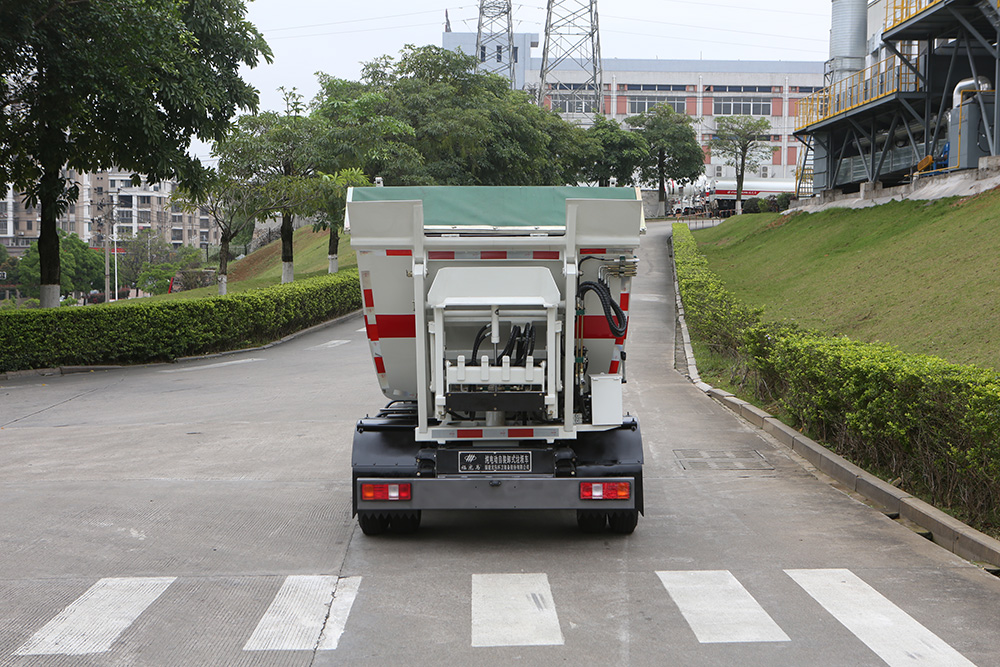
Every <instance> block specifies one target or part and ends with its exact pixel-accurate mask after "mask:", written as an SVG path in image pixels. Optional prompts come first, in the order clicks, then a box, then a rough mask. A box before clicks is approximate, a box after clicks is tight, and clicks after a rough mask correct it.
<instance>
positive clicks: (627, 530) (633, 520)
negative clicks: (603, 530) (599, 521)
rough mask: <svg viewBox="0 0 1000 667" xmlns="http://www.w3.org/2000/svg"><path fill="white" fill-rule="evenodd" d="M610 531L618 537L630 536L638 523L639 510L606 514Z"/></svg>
mask: <svg viewBox="0 0 1000 667" xmlns="http://www.w3.org/2000/svg"><path fill="white" fill-rule="evenodd" d="M608 523H609V524H610V525H611V531H612V532H614V533H618V534H619V535H631V534H632V532H633V531H634V530H635V527H636V525H637V524H638V523H639V510H620V511H617V512H610V513H609V514H608Z"/></svg>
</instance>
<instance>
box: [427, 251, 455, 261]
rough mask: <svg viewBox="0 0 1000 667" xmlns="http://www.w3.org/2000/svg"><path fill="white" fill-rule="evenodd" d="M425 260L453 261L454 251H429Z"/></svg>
mask: <svg viewBox="0 0 1000 667" xmlns="http://www.w3.org/2000/svg"><path fill="white" fill-rule="evenodd" d="M427 259H455V251H454V250H431V251H430V252H428V253H427Z"/></svg>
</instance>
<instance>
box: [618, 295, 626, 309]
mask: <svg viewBox="0 0 1000 667" xmlns="http://www.w3.org/2000/svg"><path fill="white" fill-rule="evenodd" d="M618 305H620V306H621V307H622V310H628V293H627V292H626V293H625V294H622V298H621V299H620V300H619V301H618Z"/></svg>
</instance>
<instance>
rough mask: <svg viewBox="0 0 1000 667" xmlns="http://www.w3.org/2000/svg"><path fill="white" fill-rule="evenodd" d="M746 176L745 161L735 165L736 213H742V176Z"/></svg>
mask: <svg viewBox="0 0 1000 667" xmlns="http://www.w3.org/2000/svg"><path fill="white" fill-rule="evenodd" d="M744 176H746V161H745V160H744V161H743V162H742V164H739V165H738V166H737V167H736V215H743V177H744Z"/></svg>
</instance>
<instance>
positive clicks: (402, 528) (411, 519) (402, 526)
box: [389, 510, 420, 533]
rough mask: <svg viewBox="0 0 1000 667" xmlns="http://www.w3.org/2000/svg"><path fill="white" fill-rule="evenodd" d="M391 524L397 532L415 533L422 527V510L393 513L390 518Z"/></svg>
mask: <svg viewBox="0 0 1000 667" xmlns="http://www.w3.org/2000/svg"><path fill="white" fill-rule="evenodd" d="M389 525H390V526H392V530H393V531H394V532H396V533H415V532H417V528H420V510H417V511H416V512H399V513H397V514H393V515H392V517H391V518H390V519H389Z"/></svg>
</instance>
